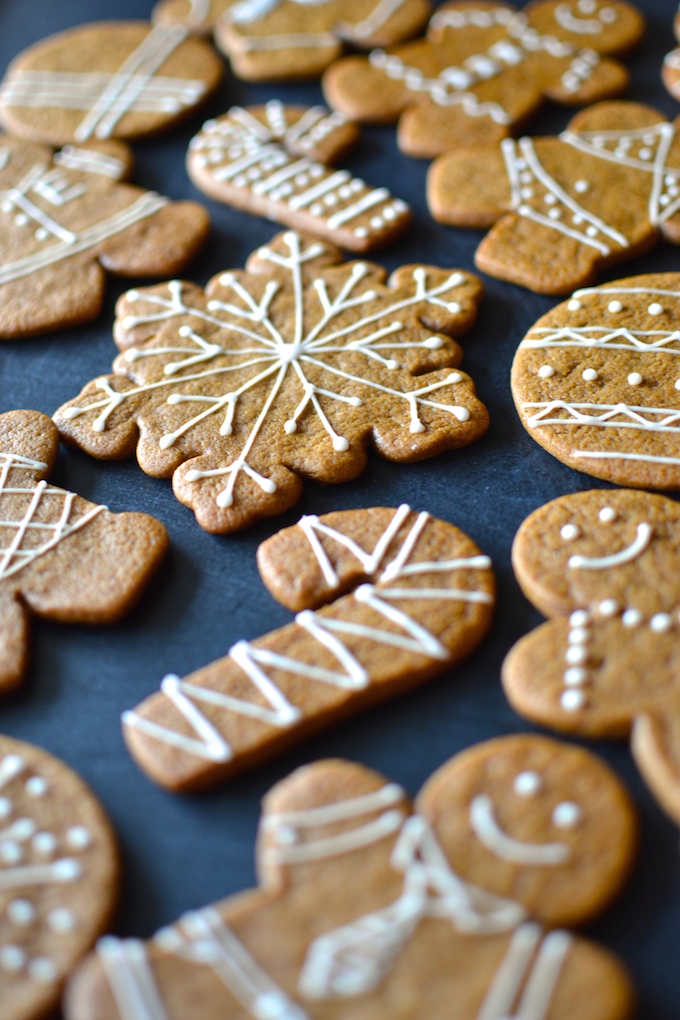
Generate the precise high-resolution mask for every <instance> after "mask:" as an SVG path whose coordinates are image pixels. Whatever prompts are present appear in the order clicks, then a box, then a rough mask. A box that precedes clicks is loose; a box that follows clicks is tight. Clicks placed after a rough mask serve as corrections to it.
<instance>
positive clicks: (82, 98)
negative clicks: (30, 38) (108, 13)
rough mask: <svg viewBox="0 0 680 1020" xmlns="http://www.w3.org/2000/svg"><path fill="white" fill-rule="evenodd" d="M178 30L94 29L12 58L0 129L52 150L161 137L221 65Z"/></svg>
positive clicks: (208, 87)
mask: <svg viewBox="0 0 680 1020" xmlns="http://www.w3.org/2000/svg"><path fill="white" fill-rule="evenodd" d="M187 36H188V33H187V31H186V29H184V28H182V27H181V26H179V25H171V26H167V25H153V26H152V25H150V24H149V23H148V22H147V21H98V22H93V23H92V24H90V25H78V26H77V27H76V28H71V29H68V30H67V31H65V32H59V33H58V34H57V35H53V36H50V37H49V38H47V39H43V40H42V41H41V42H38V43H35V44H34V45H33V46H30V47H29V48H28V49H27V50H24V51H23V53H20V54H19V55H18V56H17V57H15V58H14V60H13V61H12V63H11V64H10V65H9V67H8V69H7V73H6V74H5V77H4V79H3V82H2V85H0V123H1V124H2V126H3V127H4V128H5V129H6V130H7V131H10V132H11V133H12V134H15V135H19V136H21V137H22V138H29V139H31V140H32V141H37V142H49V143H50V144H52V145H64V144H65V143H67V142H73V143H76V144H79V143H83V142H88V141H94V140H96V139H106V138H121V139H128V140H132V139H138V138H146V137H148V136H149V135H153V134H157V133H158V132H159V131H165V130H168V129H169V128H171V127H173V126H174V125H175V124H177V123H179V122H180V121H182V120H183V119H185V118H186V117H187V116H189V115H190V114H191V113H192V112H193V111H194V110H195V109H197V108H198V107H199V106H201V105H202V104H203V103H205V102H206V101H207V100H208V99H209V98H210V96H211V95H212V94H213V92H215V90H216V89H217V86H218V85H219V83H220V81H221V79H222V72H223V68H222V62H221V60H220V59H219V57H218V56H217V54H216V53H215V52H214V51H213V49H212V47H210V46H209V45H208V44H207V43H205V42H203V41H202V40H200V39H190V38H188V37H187Z"/></svg>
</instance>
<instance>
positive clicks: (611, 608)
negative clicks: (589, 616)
mask: <svg viewBox="0 0 680 1020" xmlns="http://www.w3.org/2000/svg"><path fill="white" fill-rule="evenodd" d="M597 608H598V611H599V613H600V615H601V616H604V617H611V616H616V614H617V613H618V611H619V604H618V602H617V601H616V600H615V599H603V600H602V602H600V604H599V606H598V607H597Z"/></svg>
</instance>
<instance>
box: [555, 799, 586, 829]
mask: <svg viewBox="0 0 680 1020" xmlns="http://www.w3.org/2000/svg"><path fill="white" fill-rule="evenodd" d="M582 815H583V812H582V811H581V808H580V807H579V806H578V804H574V802H573V801H571V800H565V801H562V803H561V804H558V805H557V807H556V808H555V810H554V811H553V814H552V820H553V824H554V825H557V826H559V828H560V829H573V828H574V826H575V825H578V823H579V822H580V821H581V818H582Z"/></svg>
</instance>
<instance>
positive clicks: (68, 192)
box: [0, 135, 210, 338]
mask: <svg viewBox="0 0 680 1020" xmlns="http://www.w3.org/2000/svg"><path fill="white" fill-rule="evenodd" d="M130 168H131V157H130V152H129V149H128V148H127V146H125V145H123V144H122V143H120V142H93V143H88V144H86V145H80V146H75V145H65V146H64V148H63V149H61V151H59V152H56V153H54V152H53V151H52V150H51V149H49V148H47V147H46V146H44V145H37V144H35V143H34V142H23V141H19V140H18V139H16V138H10V137H9V136H7V135H0V338H19V337H24V336H32V335H34V334H36V333H45V332H49V331H50V330H55V329H61V328H62V327H65V326H76V325H79V324H80V323H83V322H89V321H90V320H91V319H94V318H96V317H97V315H98V314H99V312H100V310H101V306H102V301H103V297H104V281H105V270H106V271H108V272H110V273H115V274H117V275H119V276H140V275H143V276H149V275H150V276H164V275H167V274H168V273H175V272H179V271H180V270H181V269H183V268H184V266H186V265H187V263H188V262H190V261H191V259H192V258H193V257H194V255H196V253H197V252H198V251H199V249H200V248H201V246H202V245H203V243H204V241H205V239H206V237H207V234H208V229H209V225H210V221H209V219H208V214H207V212H206V211H205V209H204V208H203V206H200V205H198V204H197V203H196V202H171V201H170V199H168V198H164V197H163V196H162V195H157V194H156V193H155V192H153V191H144V190H143V189H142V188H137V187H133V186H132V185H131V184H124V183H122V179H124V178H125V177H126V176H127V175H128V173H129V171H130Z"/></svg>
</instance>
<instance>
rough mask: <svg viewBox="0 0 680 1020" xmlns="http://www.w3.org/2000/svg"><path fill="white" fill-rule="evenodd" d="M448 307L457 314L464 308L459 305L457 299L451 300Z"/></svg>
mask: <svg viewBox="0 0 680 1020" xmlns="http://www.w3.org/2000/svg"><path fill="white" fill-rule="evenodd" d="M446 309H447V311H449V312H453V314H454V315H457V314H458V312H460V311H461V310H462V306H461V305H459V304H458V302H457V301H449V303H448V304H447V306H446Z"/></svg>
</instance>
